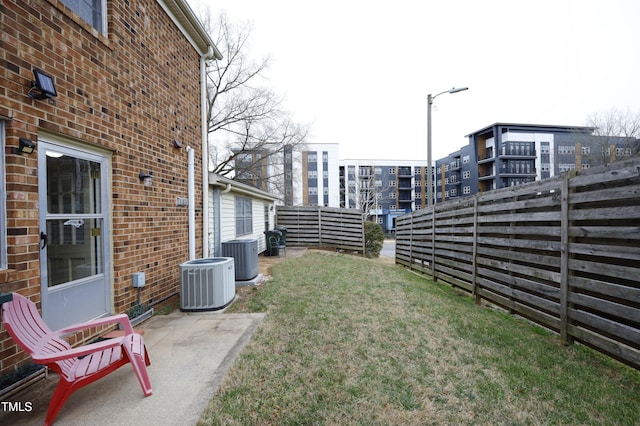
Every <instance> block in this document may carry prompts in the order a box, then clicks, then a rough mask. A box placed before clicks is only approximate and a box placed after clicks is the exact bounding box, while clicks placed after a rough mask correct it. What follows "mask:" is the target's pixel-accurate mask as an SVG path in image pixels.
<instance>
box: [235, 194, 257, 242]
mask: <svg viewBox="0 0 640 426" xmlns="http://www.w3.org/2000/svg"><path fill="white" fill-rule="evenodd" d="M235 214H236V237H242V236H244V235H251V234H252V233H253V200H251V198H247V197H240V196H236V199H235Z"/></svg>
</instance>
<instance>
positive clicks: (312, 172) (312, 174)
mask: <svg viewBox="0 0 640 426" xmlns="http://www.w3.org/2000/svg"><path fill="white" fill-rule="evenodd" d="M307 176H308V177H309V179H317V178H318V171H317V170H309V171H308V172H307Z"/></svg>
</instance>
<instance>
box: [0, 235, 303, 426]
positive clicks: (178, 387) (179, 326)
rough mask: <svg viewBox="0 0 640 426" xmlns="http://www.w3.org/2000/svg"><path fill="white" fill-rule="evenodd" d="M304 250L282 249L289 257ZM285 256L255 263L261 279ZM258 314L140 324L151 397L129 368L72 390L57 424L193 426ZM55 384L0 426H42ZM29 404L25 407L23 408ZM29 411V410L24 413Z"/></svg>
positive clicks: (27, 395)
mask: <svg viewBox="0 0 640 426" xmlns="http://www.w3.org/2000/svg"><path fill="white" fill-rule="evenodd" d="M304 251H305V249H295V248H287V258H294V257H298V256H301V255H302V254H303V253H304ZM284 259H285V257H279V258H268V257H263V256H260V257H259V263H260V265H259V266H260V273H262V274H264V275H265V279H268V278H269V275H268V268H269V267H270V266H271V265H273V264H275V263H277V262H279V261H282V260H284ZM264 315H265V314H263V313H253V314H246V313H229V314H227V313H225V312H224V311H214V312H197V313H185V312H181V311H180V310H176V311H174V312H172V313H171V314H169V315H157V316H154V317H152V318H151V319H149V320H148V321H146V322H145V323H143V324H141V325H140V326H139V328H141V329H142V330H144V340H145V344H146V346H147V349H148V352H149V356H150V358H151V365H150V366H149V368H148V371H149V375H150V378H151V385H152V387H153V395H151V396H149V397H146V398H145V397H144V395H143V393H142V390H141V388H140V385H139V383H138V381H137V379H136V376H135V374H134V373H133V370H132V368H131V366H130V365H125V366H124V367H122V368H120V369H119V370H118V371H116V372H114V373H112V374H110V375H108V376H107V377H105V378H103V379H101V380H99V381H97V382H95V383H92V384H90V385H88V386H86V387H84V388H82V389H80V390H78V391H76V392H75V393H74V394H73V395H72V396H71V397H70V398H69V400H68V401H67V402H66V404H65V405H64V407H63V408H62V410H61V411H60V414H59V415H58V417H57V418H56V422H55V424H56V425H82V426H87V425H109V426H111V425H181V426H182V425H193V424H195V423H196V421H197V420H198V418H199V417H200V414H201V413H202V411H203V410H204V409H205V407H206V405H207V403H208V402H209V400H210V399H211V398H212V396H213V395H214V393H215V391H216V389H217V388H218V387H219V385H220V383H221V382H222V380H223V378H224V376H225V374H226V373H227V371H228V370H229V368H230V367H231V365H232V364H233V361H234V360H235V359H236V357H237V356H238V354H239V353H240V352H241V351H242V348H243V347H244V346H245V344H246V343H247V342H248V341H249V339H250V338H251V336H252V335H253V333H254V332H255V331H256V329H257V328H258V326H259V325H260V322H261V321H262V319H263V318H264ZM57 382H58V376H57V375H56V374H50V375H49V377H48V378H46V379H44V380H42V381H41V382H39V383H37V384H35V385H33V386H30V387H29V388H28V389H26V390H24V391H22V392H21V393H19V394H17V395H15V396H12V397H11V398H10V401H8V402H11V403H13V404H14V406H15V403H17V402H21V403H22V404H21V407H22V409H23V411H15V410H14V411H11V410H8V409H6V408H4V407H2V409H0V424H6V425H9V424H10V425H41V424H42V423H43V421H44V418H45V416H46V412H47V408H48V406H49V400H50V398H51V395H52V394H53V390H54V388H55V386H56V384H57ZM26 403H29V404H26ZM29 406H30V407H31V409H30V410H27V409H26V407H29Z"/></svg>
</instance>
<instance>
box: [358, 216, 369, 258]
mask: <svg viewBox="0 0 640 426" xmlns="http://www.w3.org/2000/svg"><path fill="white" fill-rule="evenodd" d="M360 228H361V229H362V256H363V257H366V256H367V252H366V250H367V242H366V236H365V232H364V214H361V215H360Z"/></svg>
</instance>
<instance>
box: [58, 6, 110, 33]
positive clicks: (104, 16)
mask: <svg viewBox="0 0 640 426" xmlns="http://www.w3.org/2000/svg"><path fill="white" fill-rule="evenodd" d="M98 1H99V2H100V27H101V28H96V26H95V25H94V24H93V22H89V21H87V20H86V19H85V18H84V17H83V16H82V15H81V14H80V13H79V12H80V11H79V10H78V6H77V5H74V4H73V3H72V2H71V1H69V0H61V2H62V4H64V5H65V6H66V7H67V8H69V10H72V11H73V12H74V13H75V14H76V15H78V17H79V18H80V19H82V20H83V21H84V22H86V23H87V24H88V25H89V26H91V27H92V28H95V29H96V30H97V31H98V32H99V33H100V34H102V35H106V34H107V0H98ZM79 2H81V3H86V4H87V6H89V5H88V3H89V2H88V1H87V0H79ZM74 3H75V2H74ZM89 7H91V6H89ZM91 8H92V9H93V7H91Z"/></svg>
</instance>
